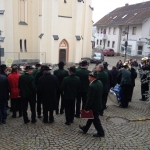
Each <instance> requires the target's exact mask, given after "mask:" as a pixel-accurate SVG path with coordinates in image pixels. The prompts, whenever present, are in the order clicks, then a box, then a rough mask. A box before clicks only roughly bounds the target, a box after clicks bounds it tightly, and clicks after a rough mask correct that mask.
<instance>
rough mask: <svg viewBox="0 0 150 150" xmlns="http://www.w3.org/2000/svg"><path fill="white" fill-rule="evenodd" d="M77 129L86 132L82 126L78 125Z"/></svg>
mask: <svg viewBox="0 0 150 150" xmlns="http://www.w3.org/2000/svg"><path fill="white" fill-rule="evenodd" d="M79 129H80V130H81V131H82V132H83V133H84V134H86V132H85V130H84V127H83V126H81V125H79Z"/></svg>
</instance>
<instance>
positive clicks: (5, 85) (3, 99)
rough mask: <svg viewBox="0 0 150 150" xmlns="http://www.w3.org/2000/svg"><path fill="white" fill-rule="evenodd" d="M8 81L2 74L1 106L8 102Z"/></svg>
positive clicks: (0, 79) (0, 87)
mask: <svg viewBox="0 0 150 150" xmlns="http://www.w3.org/2000/svg"><path fill="white" fill-rule="evenodd" d="M8 87H9V83H8V79H7V77H6V76H4V75H1V74H0V104H4V103H5V102H7V100H8Z"/></svg>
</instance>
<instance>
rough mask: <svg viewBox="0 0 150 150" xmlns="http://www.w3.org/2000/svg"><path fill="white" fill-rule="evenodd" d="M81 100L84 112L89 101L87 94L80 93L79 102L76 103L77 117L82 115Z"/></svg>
mask: <svg viewBox="0 0 150 150" xmlns="http://www.w3.org/2000/svg"><path fill="white" fill-rule="evenodd" d="M81 100H82V110H83V109H84V108H85V104H86V101H87V93H86V92H80V93H78V96H77V101H76V115H80V110H81Z"/></svg>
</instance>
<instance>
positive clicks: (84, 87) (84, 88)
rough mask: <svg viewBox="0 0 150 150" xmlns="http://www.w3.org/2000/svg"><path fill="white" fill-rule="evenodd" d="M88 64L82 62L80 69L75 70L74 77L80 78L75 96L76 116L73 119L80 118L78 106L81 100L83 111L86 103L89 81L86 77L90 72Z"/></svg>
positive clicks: (84, 61)
mask: <svg viewBox="0 0 150 150" xmlns="http://www.w3.org/2000/svg"><path fill="white" fill-rule="evenodd" d="M88 65H89V63H88V62H87V61H86V60H83V61H82V62H81V64H80V69H78V70H76V76H78V77H79V78H80V81H81V88H80V91H79V93H78V96H77V102H76V114H75V117H77V118H80V109H81V108H80V106H81V100H82V109H84V107H85V104H86V101H87V92H88V88H89V83H90V82H89V80H88V75H89V73H90V71H89V70H88Z"/></svg>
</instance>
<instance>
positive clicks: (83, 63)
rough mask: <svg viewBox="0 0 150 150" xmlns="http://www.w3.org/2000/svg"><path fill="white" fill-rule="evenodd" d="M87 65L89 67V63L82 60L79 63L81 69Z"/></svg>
mask: <svg viewBox="0 0 150 150" xmlns="http://www.w3.org/2000/svg"><path fill="white" fill-rule="evenodd" d="M88 65H89V63H88V62H87V61H86V60H83V61H82V62H81V66H82V67H84V66H88Z"/></svg>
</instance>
